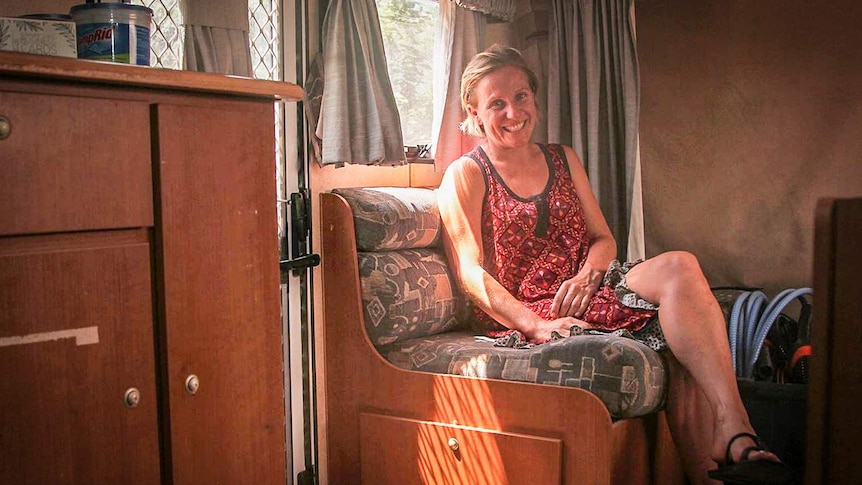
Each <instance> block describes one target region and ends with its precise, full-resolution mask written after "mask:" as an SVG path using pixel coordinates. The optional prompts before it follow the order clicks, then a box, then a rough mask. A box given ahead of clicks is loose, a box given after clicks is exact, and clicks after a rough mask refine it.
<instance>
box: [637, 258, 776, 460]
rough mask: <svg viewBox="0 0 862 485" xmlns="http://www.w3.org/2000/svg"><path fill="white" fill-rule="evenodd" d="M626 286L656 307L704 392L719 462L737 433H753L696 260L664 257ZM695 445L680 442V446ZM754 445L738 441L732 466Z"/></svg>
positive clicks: (756, 455)
mask: <svg viewBox="0 0 862 485" xmlns="http://www.w3.org/2000/svg"><path fill="white" fill-rule="evenodd" d="M626 281H627V282H628V286H629V288H631V289H632V291H634V292H635V293H637V294H638V295H640V296H641V297H642V298H644V299H646V300H647V301H650V302H653V303H656V304H658V305H659V321H660V323H661V328H662V331H663V332H664V335H665V338H666V339H667V343H668V347H670V350H671V351H672V352H673V355H674V356H675V357H676V359H677V360H678V361H679V363H680V364H682V367H684V368H685V370H686V371H688V373H689V374H690V376H691V378H693V380H694V382H695V383H696V385H697V387H699V388H700V389H701V390H702V391H703V395H704V396H705V398H706V401H707V403H708V404H709V408H710V409H711V410H712V420H713V422H712V433H711V435H712V436H711V437H710V440H711V445H710V448H709V452H708V453H709V456H711V458H712V459H714V460H718V461H723V460H724V452H725V449H726V447H727V443H728V442H729V441H730V439H731V438H732V437H733V436H734V435H735V434H737V433H740V432H749V433H753V432H754V430H753V428H752V427H751V423H750V422H749V419H748V413H747V412H746V410H745V406H744V405H743V404H742V399H741V398H740V396H739V390H738V388H737V385H736V375H735V374H734V371H733V366H732V364H731V358H730V345H729V344H728V340H727V329H726V324H725V320H724V315H723V313H722V312H721V308H720V307H719V306H718V302H717V301H716V299H715V297H714V296H713V294H712V291H711V290H710V288H709V284H708V283H707V281H706V278H705V277H704V276H703V272H702V271H701V269H700V265H699V264H698V262H697V259H696V258H695V257H694V256H693V255H691V254H689V253H686V252H680V251H674V252H668V253H663V254H660V255H659V256H656V257H655V258H652V259H649V260H647V261H644V262H643V263H641V264H639V265H637V266H635V267H634V268H632V270H631V271H630V272H629V273H628V275H626ZM675 385H683V384H680V383H676V384H675ZM671 387H673V386H671ZM682 396H690V393H682ZM686 404H687V403H673V404H672V406H673V407H674V408H677V407H680V409H678V410H677V412H679V411H680V410H681V409H683V408H686ZM669 405H671V404H670V403H669ZM707 418H708V417H707V416H700V417H699V419H701V420H703V419H707ZM688 424H690V423H689V422H688V421H682V422H680V423H679V426H681V427H683V428H684V427H687V425H688ZM674 427H676V426H674ZM671 431H672V432H673V433H674V436H680V437H684V436H685V434H689V433H690V432H692V431H693V430H680V429H677V430H674V429H673V428H671ZM696 441H697V442H703V441H704V440H703V439H702V438H699V439H697V440H696ZM696 444H697V443H685V442H683V443H681V444H680V445H681V446H683V447H684V446H691V445H696ZM752 445H754V442H753V441H752V440H751V439H750V438H740V439H738V440H736V441H735V442H734V443H733V447H732V448H731V457H732V458H733V460H734V461H738V460H739V459H740V456H741V454H742V450H744V449H745V448H747V447H749V446H752ZM749 459H751V460H759V459H770V460H777V459H778V458H777V457H776V456H775V455H774V454H772V453H770V452H752V453H750V454H749Z"/></svg>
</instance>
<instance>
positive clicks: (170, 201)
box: [156, 104, 285, 485]
mask: <svg viewBox="0 0 862 485" xmlns="http://www.w3.org/2000/svg"><path fill="white" fill-rule="evenodd" d="M232 106H235V105H232ZM156 110H157V116H156V118H157V126H158V142H157V144H158V154H157V157H158V158H157V166H158V180H159V189H158V190H159V197H158V204H157V214H156V219H157V220H156V226H157V230H158V233H159V234H160V236H159V238H160V243H159V249H158V253H159V255H160V265H159V271H160V279H161V285H162V286H161V291H160V299H161V301H162V302H163V309H162V311H163V315H162V319H161V320H162V325H163V335H164V337H165V342H164V349H165V357H166V364H167V374H166V376H165V377H166V379H167V389H168V391H169V392H168V403H169V409H168V411H167V416H168V417H169V426H170V429H169V433H170V449H171V454H170V455H171V456H170V461H171V464H170V466H169V468H170V471H171V473H172V477H173V480H174V483H176V484H178V485H183V484H190V483H254V484H266V483H284V480H285V423H284V405H283V392H284V386H283V374H282V359H281V324H280V320H279V306H278V295H279V293H278V286H279V279H278V242H277V232H276V227H277V226H276V223H277V221H276V214H275V209H276V207H275V204H276V201H275V194H276V192H275V143H274V133H275V128H274V122H273V120H274V112H273V106H272V104H252V105H251V106H250V107H248V109H233V108H231V109H228V108H223V109H214V108H202V107H194V106H173V105H160V106H158V107H157V108H156ZM192 376H195V377H196V378H197V383H198V386H197V389H196V391H195V392H194V393H193V394H192V393H191V392H189V390H188V389H187V387H186V382H187V380H188V379H190V378H191V377H192Z"/></svg>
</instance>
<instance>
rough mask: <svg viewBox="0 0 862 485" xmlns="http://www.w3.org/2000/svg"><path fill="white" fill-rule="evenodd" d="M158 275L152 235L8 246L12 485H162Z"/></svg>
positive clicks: (1, 260)
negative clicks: (154, 286) (154, 284)
mask: <svg viewBox="0 0 862 485" xmlns="http://www.w3.org/2000/svg"><path fill="white" fill-rule="evenodd" d="M150 270H151V268H150V243H149V240H148V236H147V234H146V232H145V231H125V232H93V233H84V234H73V235H55V236H34V237H26V238H24V237H22V238H0V369H3V371H2V373H3V377H2V379H0V430H2V431H0V450H3V451H2V466H0V483H9V484H11V483H15V484H43V483H68V484H82V485H83V484H92V483H97V482H98V483H141V484H155V483H159V450H158V426H157V418H156V409H157V396H156V385H155V375H154V372H153V370H154V368H155V364H154V362H153V361H154V351H153V312H152V294H151V280H150ZM132 387H134V388H137V389H138V390H139V392H140V403H139V404H138V406H137V407H135V408H128V407H126V405H125V402H124V396H125V393H126V390H127V389H129V388H132Z"/></svg>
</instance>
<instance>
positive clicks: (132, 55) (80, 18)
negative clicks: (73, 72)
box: [69, 3, 153, 66]
mask: <svg viewBox="0 0 862 485" xmlns="http://www.w3.org/2000/svg"><path fill="white" fill-rule="evenodd" d="M69 14H70V15H71V16H72V19H73V20H74V21H75V29H76V30H77V36H78V59H92V60H98V61H110V62H118V63H122V64H134V65H138V66H149V65H150V23H151V22H152V19H153V11H152V10H151V9H149V8H147V7H143V6H141V5H130V4H126V3H86V4H83V5H75V6H74V7H72V8H71V10H70V11H69Z"/></svg>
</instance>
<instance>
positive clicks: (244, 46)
mask: <svg viewBox="0 0 862 485" xmlns="http://www.w3.org/2000/svg"><path fill="white" fill-rule="evenodd" d="M181 6H182V10H183V18H184V24H185V27H186V40H185V48H184V54H185V55H184V62H183V63H184V68H185V69H186V70H189V71H203V72H217V73H220V74H230V75H235V76H246V77H251V76H252V70H251V53H250V51H249V45H248V3H247V2H228V1H225V0H186V1H184V2H183V3H182V4H181Z"/></svg>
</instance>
